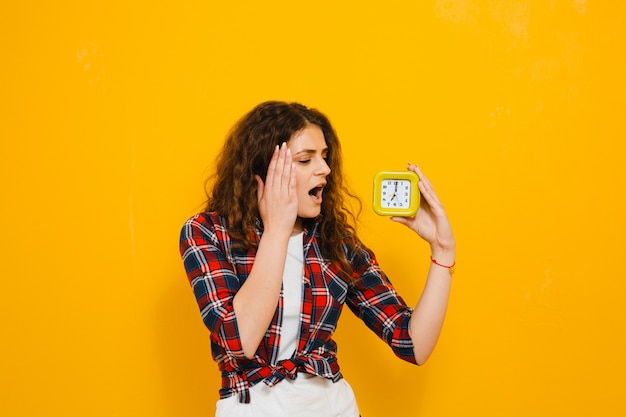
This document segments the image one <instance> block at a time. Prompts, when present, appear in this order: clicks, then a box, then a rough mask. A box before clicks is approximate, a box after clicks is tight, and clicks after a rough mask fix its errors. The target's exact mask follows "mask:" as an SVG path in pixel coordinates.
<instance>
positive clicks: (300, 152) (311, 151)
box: [296, 147, 328, 155]
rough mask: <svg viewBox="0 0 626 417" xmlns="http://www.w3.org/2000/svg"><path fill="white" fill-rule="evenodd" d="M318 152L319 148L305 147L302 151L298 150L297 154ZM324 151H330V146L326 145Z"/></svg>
mask: <svg viewBox="0 0 626 417" xmlns="http://www.w3.org/2000/svg"><path fill="white" fill-rule="evenodd" d="M316 152H317V150H315V149H303V150H301V151H298V152H296V155H300V154H302V153H306V154H315V153H316ZM324 152H328V147H325V148H323V149H322V153H324Z"/></svg>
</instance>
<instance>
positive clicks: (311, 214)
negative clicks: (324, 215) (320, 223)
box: [298, 209, 321, 219]
mask: <svg viewBox="0 0 626 417" xmlns="http://www.w3.org/2000/svg"><path fill="white" fill-rule="evenodd" d="M320 213H321V210H320V209H317V210H303V211H301V212H299V213H298V217H300V218H303V219H314V218H316V217H317V216H319V215H320Z"/></svg>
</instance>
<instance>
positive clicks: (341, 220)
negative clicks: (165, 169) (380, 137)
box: [206, 101, 362, 277]
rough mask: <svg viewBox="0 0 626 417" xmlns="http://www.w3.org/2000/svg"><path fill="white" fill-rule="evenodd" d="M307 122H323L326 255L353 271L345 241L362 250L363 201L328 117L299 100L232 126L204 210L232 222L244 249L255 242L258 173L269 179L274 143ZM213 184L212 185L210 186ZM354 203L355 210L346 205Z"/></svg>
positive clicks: (271, 106)
mask: <svg viewBox="0 0 626 417" xmlns="http://www.w3.org/2000/svg"><path fill="white" fill-rule="evenodd" d="M308 125H316V126H319V127H320V128H321V130H322V132H323V134H324V138H325V139H326V145H327V146H328V156H327V159H326V163H327V164H328V166H329V167H330V169H331V174H330V175H329V176H328V177H327V178H326V180H327V184H326V186H325V187H324V199H323V201H322V209H321V216H320V219H321V220H320V226H319V231H320V237H319V242H320V246H321V250H322V254H323V256H324V257H325V258H327V259H328V260H329V261H332V262H337V263H338V266H339V267H340V269H341V270H342V271H343V272H344V273H346V276H347V277H350V275H351V272H352V271H351V268H350V266H349V263H348V260H347V259H346V256H345V253H344V251H343V249H342V244H344V243H347V244H349V245H352V246H353V247H354V248H355V249H357V250H358V249H361V243H360V241H359V239H358V237H357V235H356V222H357V218H358V215H359V214H360V211H361V208H362V205H361V201H360V200H359V198H358V197H357V196H356V195H354V194H353V193H352V192H351V191H350V190H349V188H348V187H347V185H346V184H345V182H344V178H343V173H342V156H341V145H340V143H339V139H338V137H337V134H336V133H335V130H334V129H333V127H332V125H331V123H330V121H329V119H328V118H327V117H326V116H325V115H324V114H322V113H321V112H319V111H318V110H316V109H312V108H308V107H306V106H303V105H302V104H299V103H286V102H280V101H267V102H264V103H261V104H259V105H257V106H256V107H255V108H254V109H252V110H251V111H250V112H249V113H247V114H246V115H244V116H243V117H242V118H241V119H240V120H239V121H238V122H237V123H236V124H235V125H234V127H233V128H232V129H231V131H230V132H229V134H228V135H227V137H226V142H225V144H224V147H223V148H222V150H221V153H220V154H219V155H218V157H217V161H216V166H215V173H214V174H213V175H212V176H211V177H210V178H209V179H208V180H207V187H206V192H207V198H208V201H207V205H206V211H207V212H211V211H216V212H217V213H219V214H220V215H221V216H223V217H225V218H226V219H227V221H228V229H229V233H230V236H231V238H232V240H233V242H235V244H236V246H239V247H241V248H242V249H244V250H247V249H250V248H253V247H256V245H257V241H256V238H255V234H254V230H255V225H256V222H257V219H259V217H260V216H259V209H258V202H257V182H256V180H255V177H254V176H255V175H258V176H259V177H261V178H265V177H266V174H267V167H268V165H269V162H270V159H271V158H272V153H273V152H274V149H275V148H276V145H280V144H281V143H283V142H288V141H289V140H290V139H291V138H292V137H293V135H294V134H295V133H297V132H299V131H301V130H302V129H304V128H305V127H307V126H308ZM210 185H211V186H210ZM348 199H350V200H351V201H353V202H355V203H356V205H355V207H356V214H355V213H353V211H352V210H350V209H349V208H348V207H347V204H346V202H347V200H348Z"/></svg>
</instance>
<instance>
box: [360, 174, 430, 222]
mask: <svg viewBox="0 0 626 417" xmlns="http://www.w3.org/2000/svg"><path fill="white" fill-rule="evenodd" d="M418 182H419V178H418V176H417V174H416V173H414V172H411V171H402V172H399V171H382V172H379V173H378V174H376V176H375V177H374V196H373V197H374V198H373V201H372V203H373V204H372V205H373V208H374V211H375V212H376V214H378V215H380V216H413V215H415V213H417V210H418V209H419V201H420V193H419V190H418V188H417V183H418Z"/></svg>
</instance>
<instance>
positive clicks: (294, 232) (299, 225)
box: [291, 217, 304, 236]
mask: <svg viewBox="0 0 626 417" xmlns="http://www.w3.org/2000/svg"><path fill="white" fill-rule="evenodd" d="M302 230H304V228H303V226H302V217H298V218H297V219H296V223H295V224H294V225H293V230H292V231H291V236H295V235H297V234H298V233H302Z"/></svg>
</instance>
